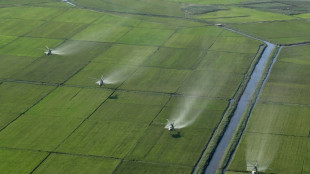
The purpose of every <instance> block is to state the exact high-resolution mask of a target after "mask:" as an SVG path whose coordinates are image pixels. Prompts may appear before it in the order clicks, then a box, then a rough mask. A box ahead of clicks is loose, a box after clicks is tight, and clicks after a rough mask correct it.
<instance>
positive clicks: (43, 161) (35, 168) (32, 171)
mask: <svg viewBox="0 0 310 174" xmlns="http://www.w3.org/2000/svg"><path fill="white" fill-rule="evenodd" d="M50 155H51V153H49V154H47V155H46V157H45V158H44V159H43V160H42V161H41V162H40V163H39V164H38V165H37V166H36V167H35V168H34V169H33V170H32V171H31V172H30V174H32V173H33V172H34V171H36V170H37V169H38V168H39V167H40V166H41V164H43V163H44V162H45V161H46V159H47V158H48V157H49V156H50Z"/></svg>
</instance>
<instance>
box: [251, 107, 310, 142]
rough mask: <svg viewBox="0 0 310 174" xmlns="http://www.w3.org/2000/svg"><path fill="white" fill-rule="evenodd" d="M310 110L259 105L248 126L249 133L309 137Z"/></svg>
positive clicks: (306, 108)
mask: <svg viewBox="0 0 310 174" xmlns="http://www.w3.org/2000/svg"><path fill="white" fill-rule="evenodd" d="M309 113H310V108H308V107H300V106H285V105H277V104H258V105H256V107H255V109H254V112H253V113H252V116H251V120H250V122H249V124H248V125H247V127H248V131H250V132H260V133H269V134H284V135H292V136H308V135H309V129H308V125H309V124H310V118H309V117H308V115H309Z"/></svg>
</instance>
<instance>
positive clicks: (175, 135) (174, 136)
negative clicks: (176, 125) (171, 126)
mask: <svg viewBox="0 0 310 174" xmlns="http://www.w3.org/2000/svg"><path fill="white" fill-rule="evenodd" d="M171 136H172V137H173V138H181V133H180V132H178V133H175V134H172V135H171Z"/></svg>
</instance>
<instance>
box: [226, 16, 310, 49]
mask: <svg viewBox="0 0 310 174" xmlns="http://www.w3.org/2000/svg"><path fill="white" fill-rule="evenodd" d="M231 26H232V27H234V28H236V29H238V30H240V31H243V32H245V33H249V34H252V35H256V36H258V37H260V38H264V39H267V40H269V41H271V42H275V43H279V44H290V43H298V42H306V41H309V40H310V37H309V31H308V29H309V26H310V22H309V21H304V20H292V21H279V22H268V23H252V24H240V25H239V24H238V25H236V24H233V25H231Z"/></svg>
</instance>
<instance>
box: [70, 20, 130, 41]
mask: <svg viewBox="0 0 310 174" xmlns="http://www.w3.org/2000/svg"><path fill="white" fill-rule="evenodd" d="M130 29H131V28H129V27H120V26H114V25H113V26H108V25H105V24H93V25H90V26H88V27H87V28H86V29H84V30H83V31H81V32H79V33H78V34H77V35H75V36H74V37H73V38H72V39H73V40H86V41H98V42H116V41H117V40H119V39H120V38H121V37H122V36H123V35H124V34H126V33H127V32H128V31H129V30H130Z"/></svg>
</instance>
